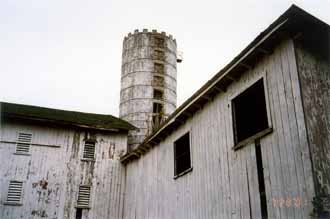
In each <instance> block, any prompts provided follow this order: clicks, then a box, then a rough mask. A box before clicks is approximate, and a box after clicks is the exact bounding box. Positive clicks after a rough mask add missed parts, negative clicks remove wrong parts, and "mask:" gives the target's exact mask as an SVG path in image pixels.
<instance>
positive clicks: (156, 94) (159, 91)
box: [154, 89, 164, 100]
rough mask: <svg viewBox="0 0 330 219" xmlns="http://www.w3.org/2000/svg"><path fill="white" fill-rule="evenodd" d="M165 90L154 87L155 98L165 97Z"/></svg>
mask: <svg viewBox="0 0 330 219" xmlns="http://www.w3.org/2000/svg"><path fill="white" fill-rule="evenodd" d="M163 96H164V95H163V91H161V90H157V89H154V99H156V100H162V99H163Z"/></svg>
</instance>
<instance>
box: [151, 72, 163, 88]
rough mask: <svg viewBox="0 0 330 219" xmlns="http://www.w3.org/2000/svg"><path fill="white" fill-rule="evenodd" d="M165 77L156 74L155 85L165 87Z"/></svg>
mask: <svg viewBox="0 0 330 219" xmlns="http://www.w3.org/2000/svg"><path fill="white" fill-rule="evenodd" d="M164 83H165V82H164V77H161V76H157V75H154V78H153V86H157V87H163V86H164Z"/></svg>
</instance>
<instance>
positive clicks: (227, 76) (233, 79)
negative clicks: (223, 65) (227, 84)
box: [225, 75, 237, 81]
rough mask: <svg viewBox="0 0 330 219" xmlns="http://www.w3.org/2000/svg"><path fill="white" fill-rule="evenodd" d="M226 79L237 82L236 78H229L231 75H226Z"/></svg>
mask: <svg viewBox="0 0 330 219" xmlns="http://www.w3.org/2000/svg"><path fill="white" fill-rule="evenodd" d="M225 77H226V78H228V79H230V80H232V81H237V79H236V78H234V77H232V76H229V75H225Z"/></svg>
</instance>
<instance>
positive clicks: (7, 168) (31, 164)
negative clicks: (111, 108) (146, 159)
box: [0, 121, 127, 219]
mask: <svg viewBox="0 0 330 219" xmlns="http://www.w3.org/2000/svg"><path fill="white" fill-rule="evenodd" d="M18 132H27V133H32V145H31V148H30V152H29V153H30V155H16V154H15V147H16V144H15V142H16V140H17V135H18ZM0 134H1V136H0V160H1V162H2V165H0V218H2V219H6V218H8V219H10V218H52V219H55V218H58V219H62V218H65V219H71V218H75V206H76V205H77V195H78V190H79V185H81V184H84V185H86V184H87V185H90V184H91V185H92V187H91V197H90V210H87V209H86V210H85V209H84V210H83V212H82V213H83V219H86V218H121V217H122V210H121V209H122V205H123V195H124V193H123V191H124V190H123V188H124V177H125V168H124V167H123V166H122V165H121V163H120V162H119V155H120V154H121V153H124V151H125V150H126V146H127V134H125V133H122V134H118V133H108V134H106V133H100V132H98V133H97V132H96V133H95V137H96V141H97V143H96V147H95V157H96V160H95V162H93V161H83V160H81V159H82V157H83V146H84V138H85V136H86V132H85V131H81V130H73V129H63V128H56V127H44V126H38V125H32V124H24V123H17V122H15V123H13V122H10V121H9V122H5V121H2V124H1V133H0ZM3 164H5V165H3ZM10 180H20V181H23V200H22V205H21V206H12V205H6V196H7V190H8V185H9V181H10Z"/></svg>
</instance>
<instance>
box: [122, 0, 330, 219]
mask: <svg viewBox="0 0 330 219" xmlns="http://www.w3.org/2000/svg"><path fill="white" fill-rule="evenodd" d="M329 41H330V28H329V26H328V25H327V24H325V23H323V22H322V21H320V20H318V19H317V18H315V17H313V16H312V15H310V14H308V13H306V12H304V11H302V10H301V9H299V8H297V7H296V6H292V7H291V8H290V9H289V10H288V11H286V12H285V13H284V14H283V15H282V16H280V17H279V18H278V19H277V20H276V21H275V22H274V23H272V24H271V25H270V26H269V27H268V28H267V29H266V30H265V31H264V32H262V33H261V34H260V35H259V36H258V37H257V38H256V39H255V40H254V41H253V42H251V43H250V44H249V45H248V47H247V48H245V49H244V50H243V51H242V52H241V53H240V54H239V55H238V56H237V57H236V58H235V59H234V60H233V61H232V62H230V63H229V64H228V65H227V66H226V67H225V68H224V69H222V70H221V71H220V72H219V73H218V74H216V75H215V76H214V77H213V78H212V79H210V80H209V81H208V82H207V83H206V84H205V85H204V86H203V87H202V88H200V89H199V90H198V91H197V92H196V93H195V94H194V95H193V96H192V97H191V98H189V99H188V100H187V101H186V102H184V103H183V104H182V105H181V106H180V107H179V108H178V109H177V110H176V111H175V112H174V113H173V114H172V115H171V116H170V117H169V118H168V119H167V120H166V122H165V123H163V124H162V125H161V127H160V128H159V129H157V130H156V131H155V132H154V133H152V134H151V135H149V136H148V137H147V138H146V139H145V140H144V142H143V143H142V144H140V145H139V147H137V148H136V149H135V150H133V151H130V152H129V153H128V154H126V155H125V156H123V157H122V158H121V160H122V162H123V163H125V164H126V187H125V188H126V192H125V200H124V218H226V219H227V218H310V216H311V215H318V217H320V218H321V216H322V217H324V218H330V214H329V210H330V206H329V201H330V196H329V195H330V59H329V53H330V46H329Z"/></svg>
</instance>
